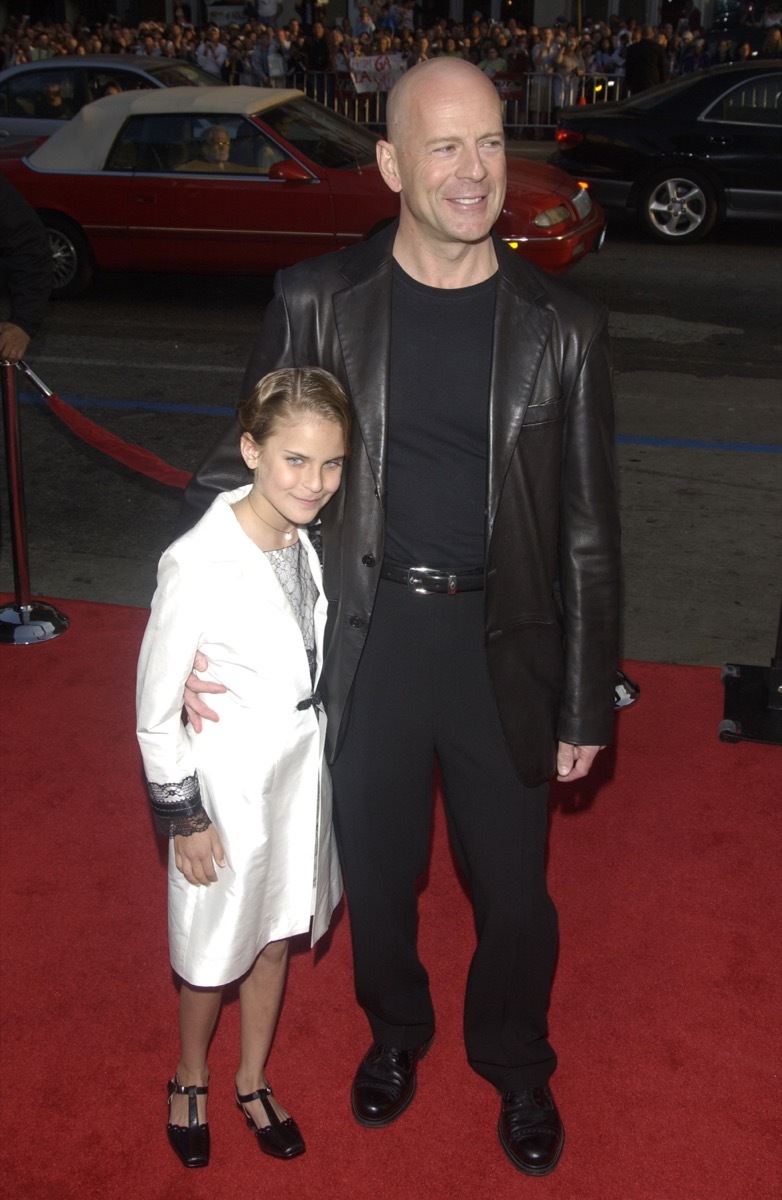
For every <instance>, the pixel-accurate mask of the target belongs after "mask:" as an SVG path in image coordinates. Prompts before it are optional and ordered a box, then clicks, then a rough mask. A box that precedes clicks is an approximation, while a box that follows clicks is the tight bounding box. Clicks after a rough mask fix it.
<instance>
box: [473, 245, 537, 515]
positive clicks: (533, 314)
mask: <svg viewBox="0 0 782 1200" xmlns="http://www.w3.org/2000/svg"><path fill="white" fill-rule="evenodd" d="M495 243H499V244H497V260H498V263H499V269H500V275H499V279H498V282H497V307H496V310H495V315H494V346H493V350H492V375H491V384H490V389H489V471H488V496H487V514H488V532H489V534H490V533H491V530H492V528H493V526H494V518H495V516H496V514H497V505H498V504H499V499H500V493H501V491H502V484H503V480H504V479H505V475H506V473H507V470H508V466H509V465H510V460H511V456H512V454H513V451H514V448H515V446H516V442H517V441H518V437H519V433H520V431H521V425H522V422H523V420H524V414H525V413H526V411H527V408H528V406H529V403H530V400H531V398H532V395H533V393H534V390H535V385H536V381H537V378H538V372H539V370H540V364H541V360H542V358H543V355H544V353H545V350H546V346H547V345H548V342H549V339H550V337H551V330H552V324H553V318H552V316H551V314H550V313H549V311H548V310H547V309H546V308H544V307H543V306H542V305H541V304H539V303H538V302H537V298H538V297H539V295H540V294H541V293H540V289H539V288H538V287H537V283H536V280H535V277H534V275H533V274H531V273H530V271H529V269H528V267H527V265H526V264H525V263H523V262H522V261H517V260H516V259H515V255H514V254H513V252H512V251H509V250H508V249H507V247H506V246H504V245H503V243H502V242H500V241H499V239H495Z"/></svg>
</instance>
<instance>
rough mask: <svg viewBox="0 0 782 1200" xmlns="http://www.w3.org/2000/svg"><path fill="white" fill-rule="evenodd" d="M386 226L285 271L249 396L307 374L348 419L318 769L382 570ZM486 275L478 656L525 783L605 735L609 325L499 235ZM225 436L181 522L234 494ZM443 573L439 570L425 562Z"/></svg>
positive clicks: (328, 511)
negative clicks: (332, 380) (347, 411)
mask: <svg viewBox="0 0 782 1200" xmlns="http://www.w3.org/2000/svg"><path fill="white" fill-rule="evenodd" d="M394 234H395V226H391V227H389V228H388V229H386V230H384V231H383V232H381V233H380V234H378V235H376V236H375V237H374V238H372V239H370V240H369V241H367V242H362V243H361V244H359V245H356V246H354V247H352V248H351V249H350V250H347V251H344V252H338V253H336V254H329V255H326V256H324V257H323V258H319V259H314V260H310V261H308V262H306V263H302V264H300V265H298V266H296V267H292V268H290V269H288V270H286V271H282V272H280V274H279V275H278V276H277V279H276V282H275V293H274V299H273V300H272V302H271V304H270V305H269V307H268V309H267V311H266V314H265V316H264V319H263V324H262V326H261V329H260V333H259V335H258V338H257V341H256V344H255V347H254V350H253V353H252V356H251V359H250V363H249V365H248V368H247V373H246V375H245V388H248V387H251V386H252V385H253V384H254V383H255V382H256V381H257V380H258V379H259V378H261V376H262V375H264V374H265V373H267V372H268V371H271V370H274V369H276V368H278V367H281V366H308V365H317V366H320V367H323V368H325V369H326V370H329V371H331V372H332V373H333V374H334V375H336V376H337V378H338V379H340V380H341V381H342V383H343V384H344V385H345V386H346V387H347V389H348V392H349V395H350V396H351V399H352V402H353V408H354V418H355V420H354V432H353V441H352V450H351V457H350V459H349V461H348V463H347V465H346V469H345V472H344V476H343V485H342V488H341V490H340V492H339V493H338V494H337V496H336V497H335V498H334V500H332V501H331V502H330V504H329V505H328V506H327V507H326V508H325V509H324V510H323V540H324V553H325V559H324V579H325V588H326V594H327V596H328V599H329V602H330V620H329V629H328V634H327V650H326V660H325V664H324V683H325V687H326V692H327V697H328V714H329V740H328V748H329V757H330V760H332V761H333V758H334V757H335V755H336V753H337V751H338V748H339V743H340V734H341V732H342V731H343V730H344V723H345V719H346V716H347V714H348V711H349V697H350V689H351V686H352V681H353V678H354V674H355V670H356V666H357V664H358V661H359V658H360V657H361V652H362V649H363V646H364V641H365V638H366V635H367V628H368V625H369V621H370V618H371V615H372V607H373V603H374V597H375V591H376V588H377V581H378V577H379V570H380V564H381V562H382V559H383V537H384V492H385V464H386V439H387V401H388V397H387V387H388V375H389V336H390V320H389V309H390V297H391V274H392V273H391V261H392V260H391V252H392V247H393V240H394ZM496 251H497V258H498V262H499V278H498V285H497V304H496V312H495V328H494V347H493V358H492V362H493V366H492V379H491V393H490V416H489V470H488V480H487V496H486V545H487V555H486V586H485V631H486V654H487V660H488V666H489V671H490V676H491V680H492V686H493V690H494V695H495V698H496V701H497V708H498V712H499V715H500V721H501V724H502V728H503V732H504V735H505V739H506V742H507V744H508V748H509V750H510V753H511V756H512V758H513V760H514V762H515V764H516V767H517V770H518V772H519V775H520V776H521V778H522V779H523V780H524V782H525V783H526V784H528V785H529V786H532V785H535V784H537V783H540V782H542V781H543V780H545V779H547V778H549V777H550V776H551V774H552V773H553V772H554V769H555V755H556V741H557V740H562V741H566V742H570V743H573V744H574V745H603V744H605V743H607V742H608V741H610V739H611V734H612V729H613V688H614V682H615V674H616V663H617V649H618V627H619V521H618V511H617V500H616V490H615V482H614V438H613V396H612V387H611V373H610V363H609V346H608V337H607V328H606V325H607V313H606V312H605V310H604V309H602V308H601V307H599V306H597V305H594V304H592V303H591V302H589V301H586V300H584V299H583V298H581V297H580V296H578V295H577V294H576V293H574V292H572V291H571V290H570V289H568V288H566V287H564V286H563V285H562V284H560V283H559V282H558V281H557V280H555V279H553V278H552V277H550V276H548V275H547V274H546V273H545V272H542V271H538V270H537V269H535V268H533V267H531V266H530V265H529V264H528V263H526V262H524V261H523V260H522V259H521V258H520V257H519V256H518V255H517V254H515V253H514V252H513V251H511V250H508V249H507V248H506V247H505V246H504V244H503V243H502V242H501V241H499V240H496ZM238 439H239V428H238V424H236V423H235V424H234V426H233V427H232V429H231V430H229V431H228V432H227V434H226V435H225V437H223V438H222V439H221V441H220V442H219V443H218V444H217V445H216V446H215V447H214V449H213V450H212V452H211V453H210V454H209V455H208V456H207V458H206V460H205V462H204V463H203V464H202V466H201V467H200V468H199V470H198V472H197V473H196V476H195V479H194V482H193V483H192V484H191V485H190V487H189V488H188V492H187V494H186V505H187V506H188V508H189V509H190V517H191V519H194V518H195V517H196V516H197V515H200V513H201V512H202V511H203V510H204V508H205V507H206V506H207V504H208V503H209V502H210V500H211V499H212V498H213V495H214V492H215V491H219V490H222V489H224V488H227V487H234V486H236V485H237V484H238V483H239V482H245V481H246V479H247V473H246V470H245V469H244V466H243V464H242V462H241V459H240V457H239V452H238ZM430 565H440V564H430Z"/></svg>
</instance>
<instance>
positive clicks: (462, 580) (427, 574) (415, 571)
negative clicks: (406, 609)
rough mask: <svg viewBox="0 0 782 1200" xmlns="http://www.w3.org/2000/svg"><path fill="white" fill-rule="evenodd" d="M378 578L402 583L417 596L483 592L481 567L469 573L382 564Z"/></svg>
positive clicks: (389, 563) (397, 564) (399, 564)
mask: <svg viewBox="0 0 782 1200" xmlns="http://www.w3.org/2000/svg"><path fill="white" fill-rule="evenodd" d="M380 578H381V579H390V580H391V582H392V583H402V584H404V585H405V587H406V588H409V589H410V591H411V592H415V593H416V594H417V595H419V596H425V595H427V594H428V593H429V592H440V593H442V594H443V595H445V596H455V595H456V593H457V592H479V591H482V590H483V567H475V569H474V570H471V571H441V570H439V569H437V568H435V567H403V566H402V565H401V563H392V562H384V563H383V565H382V567H381V568H380Z"/></svg>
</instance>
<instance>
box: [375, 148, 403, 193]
mask: <svg viewBox="0 0 782 1200" xmlns="http://www.w3.org/2000/svg"><path fill="white" fill-rule="evenodd" d="M377 165H378V167H379V169H380V174H381V175H382V176H383V180H384V182H385V183H386V184H387V185H388V187H390V188H391V191H392V192H401V190H402V182H401V180H400V178H399V172H398V170H397V163H396V150H395V149H394V147H393V146H392V145H391V143H390V142H383V141H379V142H378V143H377Z"/></svg>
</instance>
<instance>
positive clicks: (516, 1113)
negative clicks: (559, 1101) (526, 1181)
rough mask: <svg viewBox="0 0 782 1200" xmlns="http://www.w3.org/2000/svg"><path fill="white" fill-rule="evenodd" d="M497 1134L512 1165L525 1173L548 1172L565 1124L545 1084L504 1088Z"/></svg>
mask: <svg viewBox="0 0 782 1200" xmlns="http://www.w3.org/2000/svg"><path fill="white" fill-rule="evenodd" d="M499 1135H500V1142H501V1143H502V1148H503V1150H504V1151H505V1153H506V1154H507V1156H508V1158H509V1159H510V1161H511V1162H512V1163H513V1165H514V1167H517V1168H518V1170H519V1171H523V1172H524V1174H525V1175H548V1173H549V1171H553V1170H554V1167H555V1166H556V1165H557V1163H558V1162H559V1156H560V1154H561V1153H562V1147H563V1145H564V1144H565V1128H564V1126H563V1124H562V1118H561V1117H560V1115H559V1113H558V1112H557V1106H556V1104H555V1103H554V1097H553V1096H552V1095H551V1091H550V1090H549V1088H547V1087H537V1088H529V1089H527V1090H526V1091H522V1092H506V1093H505V1095H504V1096H503V1097H502V1108H501V1110H500V1123H499Z"/></svg>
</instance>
